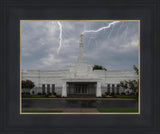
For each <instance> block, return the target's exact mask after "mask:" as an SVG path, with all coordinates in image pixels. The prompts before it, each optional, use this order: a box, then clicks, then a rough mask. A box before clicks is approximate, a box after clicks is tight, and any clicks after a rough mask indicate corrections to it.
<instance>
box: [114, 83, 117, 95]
mask: <svg viewBox="0 0 160 134" xmlns="http://www.w3.org/2000/svg"><path fill="white" fill-rule="evenodd" d="M114 94H117V84H115V85H114Z"/></svg>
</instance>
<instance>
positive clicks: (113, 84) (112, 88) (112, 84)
mask: <svg viewBox="0 0 160 134" xmlns="http://www.w3.org/2000/svg"><path fill="white" fill-rule="evenodd" d="M112 93H114V84H112Z"/></svg>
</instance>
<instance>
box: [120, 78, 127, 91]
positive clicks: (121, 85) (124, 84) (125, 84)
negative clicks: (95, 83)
mask: <svg viewBox="0 0 160 134" xmlns="http://www.w3.org/2000/svg"><path fill="white" fill-rule="evenodd" d="M119 86H120V87H122V88H124V89H127V88H128V81H126V80H124V81H120V84H119Z"/></svg>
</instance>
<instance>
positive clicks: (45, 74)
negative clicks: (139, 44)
mask: <svg viewBox="0 0 160 134" xmlns="http://www.w3.org/2000/svg"><path fill="white" fill-rule="evenodd" d="M21 76H22V80H31V81H33V82H34V84H35V87H34V88H33V89H32V90H31V91H30V93H31V94H32V93H33V91H34V94H38V93H42V92H44V91H43V90H42V86H44V85H45V93H47V92H51V93H52V89H53V90H54V92H56V93H57V94H60V95H61V96H62V97H67V96H68V91H67V90H69V89H68V88H69V87H68V84H67V83H68V82H70V83H71V82H72V83H77V82H78V83H87V82H91V83H92V82H94V83H96V86H97V87H96V89H95V90H96V91H95V96H96V97H101V96H102V94H103V93H105V92H108V91H109V92H110V93H112V92H114V93H117V92H119V93H121V92H123V91H122V89H119V91H118V90H117V89H118V88H117V85H118V84H119V83H120V81H122V80H138V75H137V74H136V73H135V72H134V71H132V70H118V71H105V70H93V69H92V67H91V66H89V65H88V64H87V63H86V62H85V61H84V57H83V43H80V54H79V57H78V62H77V63H76V64H75V65H74V66H71V67H70V68H69V69H67V70H56V71H47V70H46V71H44V70H27V71H22V72H21ZM47 85H48V89H47ZM22 91H23V90H22ZM84 93H85V91H84ZM86 93H87V92H86Z"/></svg>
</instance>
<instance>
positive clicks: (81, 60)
mask: <svg viewBox="0 0 160 134" xmlns="http://www.w3.org/2000/svg"><path fill="white" fill-rule="evenodd" d="M80 38H81V42H80V45H79V57H78V63H84V57H83V43H82V38H83V34H81V35H80Z"/></svg>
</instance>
